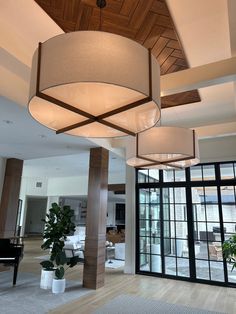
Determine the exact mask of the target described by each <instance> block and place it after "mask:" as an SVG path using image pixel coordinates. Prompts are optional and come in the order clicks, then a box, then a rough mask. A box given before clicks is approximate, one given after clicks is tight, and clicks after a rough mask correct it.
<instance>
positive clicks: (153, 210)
mask: <svg viewBox="0 0 236 314" xmlns="http://www.w3.org/2000/svg"><path fill="white" fill-rule="evenodd" d="M150 215H151V216H150V218H151V219H153V220H154V219H155V220H159V219H160V206H159V205H155V206H153V205H152V206H150Z"/></svg>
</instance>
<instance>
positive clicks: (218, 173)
mask: <svg viewBox="0 0 236 314" xmlns="http://www.w3.org/2000/svg"><path fill="white" fill-rule="evenodd" d="M220 182H221V177H220V165H216V183H217V194H218V210H219V219H220V233H221V245H222V243H223V242H224V240H225V235H224V221H223V209H222V198H221V183H220ZM222 253H223V252H222ZM222 256H223V254H222ZM223 266H224V278H225V283H228V269H227V262H226V260H225V258H223Z"/></svg>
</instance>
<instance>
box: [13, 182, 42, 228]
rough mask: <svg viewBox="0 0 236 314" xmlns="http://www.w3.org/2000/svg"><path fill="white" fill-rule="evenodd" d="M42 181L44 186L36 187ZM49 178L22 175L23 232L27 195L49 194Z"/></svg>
mask: <svg viewBox="0 0 236 314" xmlns="http://www.w3.org/2000/svg"><path fill="white" fill-rule="evenodd" d="M37 182H41V183H42V187H36V183H37ZM47 189H48V179H47V178H40V177H35V178H31V177H22V178H21V187H20V197H19V198H20V199H21V200H22V214H21V221H20V224H21V226H22V234H24V226H25V221H26V214H27V213H26V210H27V208H26V207H27V202H26V198H27V196H47Z"/></svg>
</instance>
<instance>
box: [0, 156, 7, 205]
mask: <svg viewBox="0 0 236 314" xmlns="http://www.w3.org/2000/svg"><path fill="white" fill-rule="evenodd" d="M5 169H6V158H3V157H0V201H1V197H2V187H3V182H4V177H5Z"/></svg>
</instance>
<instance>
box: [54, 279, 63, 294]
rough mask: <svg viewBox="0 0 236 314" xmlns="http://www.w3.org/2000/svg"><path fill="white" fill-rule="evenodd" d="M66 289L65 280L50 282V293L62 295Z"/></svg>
mask: <svg viewBox="0 0 236 314" xmlns="http://www.w3.org/2000/svg"><path fill="white" fill-rule="evenodd" d="M65 288H66V280H65V278H64V279H53V281H52V293H55V294H58V293H64V292H65Z"/></svg>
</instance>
